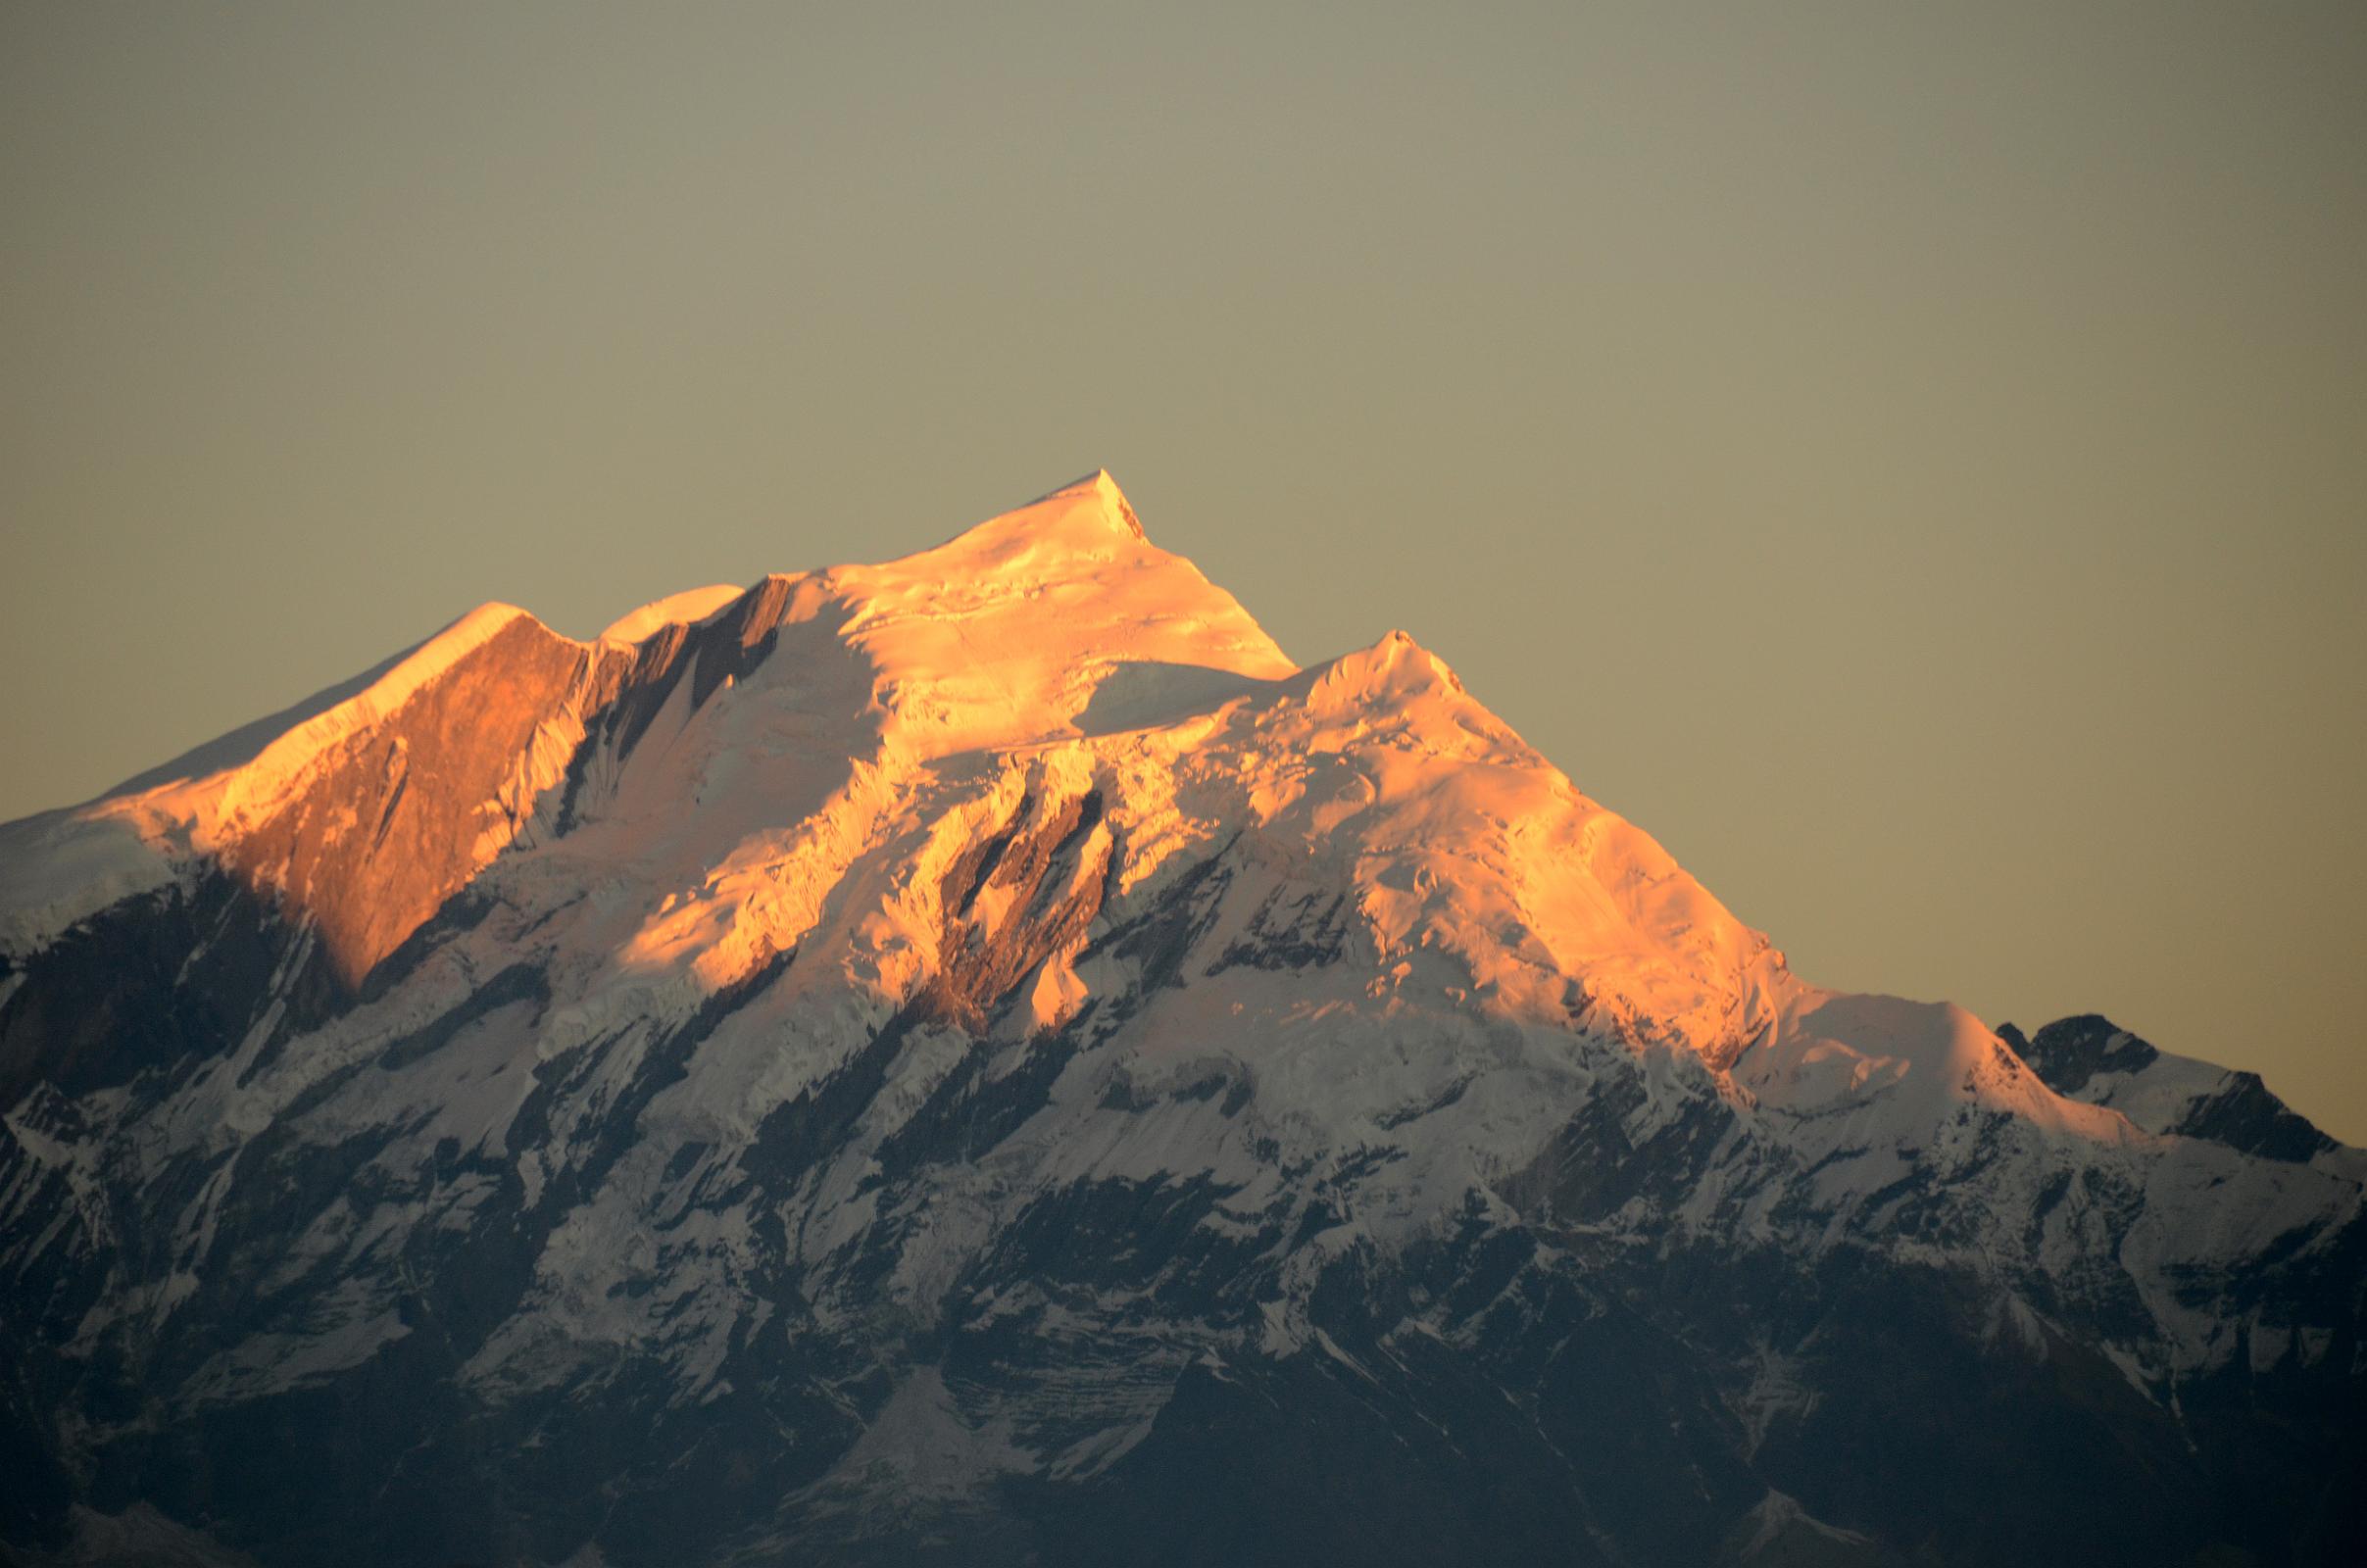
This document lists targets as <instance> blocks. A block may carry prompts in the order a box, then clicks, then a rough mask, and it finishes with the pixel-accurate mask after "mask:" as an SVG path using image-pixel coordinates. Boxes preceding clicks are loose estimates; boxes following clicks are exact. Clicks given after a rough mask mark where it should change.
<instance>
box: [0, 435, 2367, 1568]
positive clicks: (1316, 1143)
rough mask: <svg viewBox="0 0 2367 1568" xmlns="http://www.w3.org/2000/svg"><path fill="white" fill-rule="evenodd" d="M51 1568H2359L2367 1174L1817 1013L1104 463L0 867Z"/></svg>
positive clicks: (14, 1311) (1766, 949) (1950, 1029)
mask: <svg viewBox="0 0 2367 1568" xmlns="http://www.w3.org/2000/svg"><path fill="white" fill-rule="evenodd" d="M0 1114H4V1117H5V1121H4V1126H5V1133H4V1134H0V1330H4V1332H5V1336H6V1340H7V1344H8V1348H9V1354H8V1355H7V1356H6V1357H5V1358H0V1474H5V1475H6V1476H7V1477H8V1478H9V1484H8V1485H7V1486H6V1487H5V1488H0V1543H5V1544H6V1546H7V1549H8V1551H9V1552H10V1553H12V1554H13V1555H14V1556H15V1557H16V1558H17V1559H19V1560H22V1561H25V1562H30V1563H45V1562H74V1561H189V1562H209V1561H218V1562H245V1561H252V1562H259V1563H265V1564H298V1563H313V1562H329V1561H335V1562H340V1563H342V1562H351V1561H368V1562H373V1563H387V1564H414V1563H417V1564H423V1565H424V1564H444V1563H450V1562H454V1561H466V1562H478V1563H497V1562H498V1563H553V1564H555V1563H561V1562H574V1563H582V1564H591V1563H602V1562H605V1563H611V1564H641V1563H648V1564H680V1563H759V1562H799V1563H805V1562H846V1563H874V1562H876V1563H883V1564H885V1563H904V1562H915V1561H919V1562H926V1561H944V1562H960V1563H965V1564H968V1563H999V1562H1011V1563H1024V1562H1041V1563H1100V1562H1111V1561H1126V1562H1150V1563H1176V1564H1187V1563H1224V1564H1238V1563H1260V1562H1272V1563H1306V1562H1357V1563H1368V1562H1379V1563H1395V1562H1403V1563H1423V1564H1435V1563H1512V1562H1522V1563H1525V1562H1543V1561H1551V1562H1575V1563H1597V1562H1600V1563H1604V1564H1667V1565H1671V1568H1674V1565H1680V1564H1698V1563H1709V1562H1720V1561H1725V1562H1766V1563H1792V1562H1800V1563H1807V1562H1816V1563H1865V1564H1874V1563H1908V1562H1916V1563H1948V1564H1957V1563H1966V1564H1971V1563H2017V1564H2019V1563H2032V1562H2080V1563H2145V1564H2148V1565H2151V1564H2157V1563H2165V1562H2166V1563H2194V1562H2215V1563H2216V1562H2227V1563H2235V1562H2247V1561H2248V1562H2256V1563H2296V1564H2297V1563H2334V1562H2347V1561H2351V1560H2354V1554H2355V1551H2356V1543H2357V1542H2358V1541H2360V1540H2361V1539H2367V1535H2363V1534H2362V1532H2367V1515H2363V1514H2362V1511H2361V1507H2360V1504H2359V1502H2358V1501H2357V1500H2356V1499H2357V1497H2358V1496H2359V1495H2360V1493H2361V1491H2362V1489H2361V1487H2360V1485H2359V1483H2360V1482H2361V1480H2362V1479H2363V1478H2367V1340H2363V1338H2362V1330H2363V1327H2367V1304H2363V1299H2362V1298H2363V1292H2367V1283H2363V1282H2367V1219H2363V1218H2362V1206H2361V1191H2362V1183H2363V1182H2367V1157H2362V1155H2361V1154H2360V1153H2359V1152H2357V1151H2352V1150H2348V1149H2344V1148H2342V1147H2340V1146H2337V1145H2335V1144H2333V1143H2332V1142H2330V1141H2329V1140H2327V1139H2325V1138H2324V1137H2323V1136H2321V1135H2319V1134H2318V1133H2317V1132H2316V1131H2315V1130H2314V1129H2313V1128H2311V1127H2310V1126H2309V1125H2308V1124H2307V1123H2306V1122H2304V1121H2302V1120H2301V1119H2300V1118H2299V1117H2297V1116H2295V1115H2293V1113H2292V1112H2291V1111H2290V1110H2288V1109H2286V1108H2285V1107H2284V1106H2282V1105H2281V1104H2279V1103H2277V1102H2276V1101H2275V1100H2274V1098H2273V1097H2271V1096H2270V1095H2268V1093H2267V1092H2266V1090H2265V1089H2263V1088H2262V1087H2261V1085H2260V1084H2259V1082H2258V1080H2257V1079H2254V1078H2250V1077H2249V1076H2248V1075H2244V1074H2230V1073H2225V1072H2223V1071H2221V1070H2220V1069H2218V1068H2214V1067H2209V1066H2207V1065H2205V1064H2202V1063H2199V1062H2194V1061H2189V1060H2185V1059H2183V1058H2178V1057H2173V1056H2168V1055H2164V1054H2160V1053H2158V1052H2156V1051H2154V1050H2153V1049H2152V1048H2151V1047H2149V1046H2147V1045H2145V1043H2144V1042H2141V1041H2137V1040H2135V1039H2134V1038H2133V1037H2130V1036H2128V1035H2126V1034H2124V1033H2122V1032H2120V1031H2117V1030H2115V1029H2113V1028H2112V1026H2111V1025H2109V1024H2108V1023H2106V1022H2104V1021H2103V1020H2100V1019H2068V1020H2065V1021H2063V1022H2062V1023H2059V1024H2054V1025H2050V1026H2048V1027H2047V1028H2046V1029H2042V1030H2040V1031H2039V1032H2038V1034H2037V1035H2036V1036H2035V1037H2030V1038H2024V1037H2023V1036H2022V1035H2020V1034H2019V1033H2018V1032H2015V1031H2013V1030H2012V1029H2011V1028H2010V1026H2007V1028H2006V1029H2005V1030H2003V1031H2001V1032H1999V1033H1993V1032H1992V1031H1990V1030H1989V1029H1988V1028H1987V1027H1985V1026H1984V1025H1982V1024H1981V1023H1980V1021H1979V1020H1977V1019H1975V1018H1973V1017H1971V1016H1970V1015H1969V1014H1967V1013H1965V1012H1963V1011H1962V1010H1961V1009H1958V1008H1954V1007H1949V1006H1945V1005H1919V1004H1913V1003H1907V1002H1901V1001H1899V1000H1897V999H1893V998H1886V997H1874V996H1848V995H1841V994H1836V993H1832V992H1826V991H1822V990H1819V989H1817V988H1815V987H1813V986H1810V985H1808V984H1806V983H1804V982H1802V981H1800V979H1798V978H1796V977H1795V976H1794V975H1793V974H1792V973H1791V972H1790V970H1789V968H1788V967H1787V966H1786V964H1785V961H1784V958H1783V956H1782V954H1781V953H1779V952H1777V951H1776V950H1775V949H1774V948H1773V947H1772V946H1770V944H1769V943H1768V942H1767V940H1766V939H1765V938H1764V937H1762V936H1761V935H1759V934H1758V933H1757V932H1754V931H1752V930H1751V929H1749V928H1748V927H1746V926H1744V925H1742V924H1741V923H1740V922H1739V921H1737V920H1736V919H1735V918H1734V917H1733V916H1732V915H1731V914H1730V913H1729V912H1728V911H1727V910H1726V909H1725V908H1724V907H1723V906H1721V905H1720V904H1719V903H1718V902H1717V901H1716V899H1715V898H1713V897H1712V896H1711V895H1710V894H1709V893H1708V892H1707V891H1706V890H1704V889H1703V888H1701V886H1700V884H1698V883H1697V882H1695V881H1694V880H1693V879H1692V878H1691V877H1689V876H1687V875H1686V874H1685V873H1684V871H1683V870H1682V869H1680V868H1679V867H1678V866H1677V865H1676V864H1675V863H1674V862H1673V861H1671V860H1670V859H1669V858H1668V857H1667V855H1666V854H1665V853H1663V852H1662V851H1661V850H1660V848H1659V847H1658V846H1657V845H1656V844H1654V843H1653V842H1652V839H1651V838H1650V837H1649V836H1647V835H1646V834H1644V833H1643V832H1642V831H1640V830H1639V829H1637V828H1636V827H1634V826H1632V825H1631V824H1629V823H1628V822H1626V821H1625V820H1623V819H1621V818H1620V817H1618V816H1616V815H1614V814H1613V813H1611V812H1609V811H1607V810H1604V809H1603V808H1602V807H1600V806H1599V805H1597V804H1596V803H1594V802H1593V801H1591V800H1589V799H1588V798H1587V797H1586V796H1584V795H1582V794H1581V793H1580V792H1579V791H1578V790H1577V789H1576V788H1575V787H1574V786H1572V785H1571V783H1570V782H1569V780H1567V779H1566V778H1564V777H1563V776H1562V775H1561V774H1560V773H1559V772H1557V771H1556V770H1555V769H1554V768H1553V766H1552V765H1551V764H1549V763H1548V762H1547V761H1546V760H1544V759H1542V758H1540V757H1539V756H1538V755H1537V754H1536V753H1534V752H1533V751H1531V750H1530V749H1529V748H1528V747H1527V746H1526V745H1524V744H1523V743H1522V742H1521V741H1520V740H1519V738H1518V737H1517V736H1515V735H1514V734H1513V733H1512V732H1511V731H1510V730H1509V729H1508V728H1506V727H1505V726H1504V723H1503V722H1502V721H1501V720H1499V719H1497V718H1496V717H1495V716H1494V715H1492V714H1490V713H1489V712H1488V711H1486V709H1484V708H1483V707H1481V706H1480V705H1479V704H1478V703H1477V702H1476V701H1474V700H1473V699H1472V698H1471V697H1470V696H1469V695H1468V694H1467V693H1465V692H1464V690H1463V689H1462V686H1461V684H1460V682H1459V681H1457V680H1456V679H1455V675H1454V674H1453V672H1452V671H1450V670H1449V669H1448V668H1447V667H1446V666H1445V665H1444V664H1443V663H1441V662H1439V661H1438V660H1437V659H1436V658H1434V657H1433V656H1431V655H1430V654H1428V653H1426V652H1425V651H1423V650H1422V649H1421V648H1420V647H1419V646H1418V645H1416V644H1415V643H1414V642H1413V641H1412V640H1411V639H1409V638H1407V637H1405V635H1404V634H1402V633H1392V634H1391V635H1390V636H1388V637H1386V638H1384V639H1383V640H1382V641H1381V642H1379V643H1378V644H1376V645H1375V646H1373V647H1372V648H1369V649H1366V650H1364V651H1362V652H1359V653H1356V654H1352V655H1349V656H1348V657H1346V658H1343V659H1339V660H1335V661H1332V662H1329V663H1326V664H1321V665H1317V666H1315V667H1312V668H1308V669H1301V668H1298V667H1297V666H1295V665H1294V664H1293V663H1292V662H1290V661H1289V660H1288V659H1286V658H1284V657H1283V655H1282V654H1281V652H1280V651H1279V650H1278V649H1276V648H1275V647H1274V645H1273V644H1272V643H1271V642H1270V641H1269V640H1268V639H1267V638H1266V637H1265V636H1264V634H1263V633H1262V632H1260V631H1259V630H1258V628H1257V625H1256V623H1255V622H1254V621H1252V620H1251V619H1250V618H1249V616H1248V615H1247V614H1245V613H1243V612H1242V610H1241V608H1240V607H1239V606H1238V605H1237V604H1235V603H1234V601H1233V600H1232V599H1231V598H1230V597H1229V596H1228V595H1226V594H1224V593H1223V592H1222V591H1220V590H1218V589H1216V588H1214V587H1212V586H1210V585H1209V584H1208V582H1207V581H1206V579H1204V578H1203V577H1202V576H1201V575H1200V574H1199V572H1197V571H1196V570H1194V569H1193V568H1192V566H1191V565H1190V564H1188V563H1186V562H1183V561H1181V560H1179V559H1177V558H1175V557H1172V556H1169V555H1166V554H1164V553H1163V552H1161V551H1159V550H1158V549H1157V548H1156V547H1155V546H1153V545H1152V544H1151V543H1150V542H1149V541H1148V540H1147V539H1146V538H1145V536H1144V534H1143V531H1142V528H1141V525H1140V523H1139V521H1138V520H1137V519H1136V518H1135V516H1134V514H1133V512H1132V510H1131V509H1130V508H1128V507H1127V506H1126V504H1125V502H1124V500H1123V498H1122V497H1121V496H1119V494H1118V493H1117V490H1116V487H1115V486H1114V485H1113V484H1111V483H1110V480H1109V479H1108V476H1107V475H1097V476H1095V477H1094V478H1092V479H1088V480H1085V481H1082V482H1080V483H1079V484H1077V485H1073V486H1070V487H1068V488H1067V489H1064V490H1061V491H1059V492H1056V493H1055V494H1053V495H1051V496H1049V497H1046V498H1045V499H1044V500H1043V501H1041V502H1038V503H1036V504H1035V505H1033V506H1031V507H1028V508H1025V509H1022V510H1021V511H1019V512H1016V513H1012V514H1010V515H1005V516H1002V517H998V518H996V519H994V520H992V521H989V522H987V523H984V524H981V525H980V526H979V527H977V528H975V529H972V530H971V531H970V532H968V533H966V534H963V535H962V536H961V537H959V538H957V539H955V540H954V541H952V542H951V543H949V544H947V545H945V546H943V547H941V548H940V549H938V550H935V551H930V552H927V553H924V554H922V555H918V556H914V557H912V558H909V559H908V560H905V561H902V562H896V563H891V564H886V565H881V566H855V567H840V568H834V569H832V570H829V571H823V572H816V573H808V574H803V575H797V576H782V577H771V578H767V579H765V580H764V582H761V583H759V584H757V585H756V586H754V587H752V588H750V589H748V590H746V591H745V592H743V593H737V594H733V595H728V596H723V595H713V594H693V595H688V596H682V597H680V598H678V599H676V600H670V601H665V602H662V603H661V604H659V605H656V606H652V607H650V609H649V610H648V611H647V612H643V613H636V615H634V616H628V617H627V618H626V619H625V620H624V621H622V622H619V624H618V626H617V627H616V628H612V631H611V633H610V634H609V635H607V636H605V637H603V638H602V639H599V640H596V641H594V642H591V643H576V642H573V641H570V640H569V639H567V638H565V637H561V636H559V635H558V634H556V633H554V632H551V631H549V630H548V629H546V628H544V627H543V626H541V625H540V624H539V623H538V622H536V621H534V620H533V619H532V617H531V616H528V615H525V614H524V613H522V612H518V611H514V610H509V609H507V608H504V607H488V608H487V609H486V610H484V611H480V612H478V613H475V614H472V615H471V616H469V617H467V618H466V619H464V620H463V621H462V622H459V623H457V624H456V625H455V626H454V627H452V628H450V629H448V630H447V631H446V632H445V633H443V634H441V635H439V636H438V637H437V638H435V639H432V640H430V641H429V642H428V643H426V644H422V645H421V646H420V648H419V649H417V650H414V651H413V652H412V653H411V654H409V655H407V656H404V657H403V658H400V659H398V660H397V661H394V662H391V663H389V664H388V665H385V666H382V667H381V668H380V669H379V670H376V671H372V672H371V674H370V676H368V677H365V678H364V679H362V680H359V681H357V682H353V683H349V684H348V685H347V686H346V687H343V688H339V689H337V690H336V691H334V692H332V693H328V694H324V695H323V698H322V699H321V700H320V701H319V702H317V703H315V704H312V705H307V707H306V708H305V709H302V710H298V711H293V712H291V713H290V714H288V715H282V717H281V719H279V720H274V721H271V722H269V723H267V724H264V725H259V726H255V727H253V728H252V729H251V730H249V731H242V732H241V733H240V734H239V735H237V736H232V737H226V738H225V739H224V741H223V742H222V743H220V744H219V745H218V746H216V747H212V748H208V749H206V750H205V751H203V752H201V753H198V754H192V757H191V758H190V759H186V760H183V762H182V763H180V764H173V765H169V766H168V767H166V768H163V769H159V770H158V771H157V772H155V773H151V774H148V775H144V776H143V777H142V778H141V779H139V780H135V781H133V783H132V784H131V785H127V786H126V787H125V788H124V789H123V790H122V791H119V792H118V793H117V794H115V795H112V796H109V797H107V798H104V799H102V800H100V801H97V802H93V803H91V804H90V805H88V806H85V807H81V808H76V809H72V810H69V811H63V812H53V813H50V814H49V815H47V816H43V817H38V818H32V819H29V820H27V821H25V822H22V823H16V824H10V825H8V826H7V827H5V828H0Z"/></svg>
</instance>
